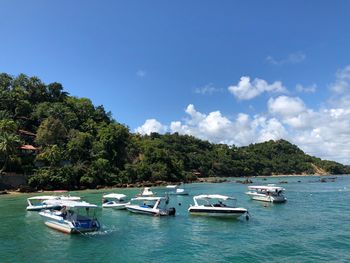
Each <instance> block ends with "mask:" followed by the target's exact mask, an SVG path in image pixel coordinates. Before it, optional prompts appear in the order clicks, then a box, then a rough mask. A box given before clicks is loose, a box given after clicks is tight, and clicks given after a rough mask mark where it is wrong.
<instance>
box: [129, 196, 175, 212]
mask: <svg viewBox="0 0 350 263" xmlns="http://www.w3.org/2000/svg"><path fill="white" fill-rule="evenodd" d="M168 203H169V198H168V197H155V196H147V197H136V198H132V199H131V202H130V204H128V205H126V206H125V207H126V209H127V210H129V211H130V212H133V213H140V214H146V215H153V216H173V215H175V213H176V209H175V208H173V207H171V208H167V205H168Z"/></svg>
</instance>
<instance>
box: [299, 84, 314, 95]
mask: <svg viewBox="0 0 350 263" xmlns="http://www.w3.org/2000/svg"><path fill="white" fill-rule="evenodd" d="M295 89H296V91H297V92H301V93H302V92H303V93H315V92H316V90H317V85H316V84H312V85H310V86H303V85H301V84H297V85H296V86H295Z"/></svg>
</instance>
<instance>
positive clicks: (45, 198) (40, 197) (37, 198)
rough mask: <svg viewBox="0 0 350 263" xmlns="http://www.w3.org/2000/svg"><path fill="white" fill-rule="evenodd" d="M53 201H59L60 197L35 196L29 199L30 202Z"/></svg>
mask: <svg viewBox="0 0 350 263" xmlns="http://www.w3.org/2000/svg"><path fill="white" fill-rule="evenodd" d="M52 199H59V197H58V196H53V195H39V196H33V197H29V198H28V200H52Z"/></svg>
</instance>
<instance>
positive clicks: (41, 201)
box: [27, 195, 60, 211]
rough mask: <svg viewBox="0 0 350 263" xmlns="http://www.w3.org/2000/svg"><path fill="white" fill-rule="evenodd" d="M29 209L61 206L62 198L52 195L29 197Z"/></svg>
mask: <svg viewBox="0 0 350 263" xmlns="http://www.w3.org/2000/svg"><path fill="white" fill-rule="evenodd" d="M27 203H28V206H27V210H28V211H40V210H43V209H55V208H57V209H58V208H60V199H59V198H58V197H57V196H52V195H40V196H32V197H29V198H27Z"/></svg>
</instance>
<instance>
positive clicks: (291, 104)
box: [267, 96, 306, 117]
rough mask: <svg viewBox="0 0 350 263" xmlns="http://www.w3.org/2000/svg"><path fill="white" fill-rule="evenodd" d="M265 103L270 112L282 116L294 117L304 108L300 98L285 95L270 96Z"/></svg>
mask: <svg viewBox="0 0 350 263" xmlns="http://www.w3.org/2000/svg"><path fill="white" fill-rule="evenodd" d="M267 105H268V109H269V112H270V113H272V114H277V115H280V116H282V117H295V116H297V115H299V114H300V113H302V112H304V111H305V110H306V107H305V104H304V102H303V101H302V100H301V99H300V98H292V97H287V96H279V97H277V98H276V99H274V98H270V99H269V101H268V103H267Z"/></svg>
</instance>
